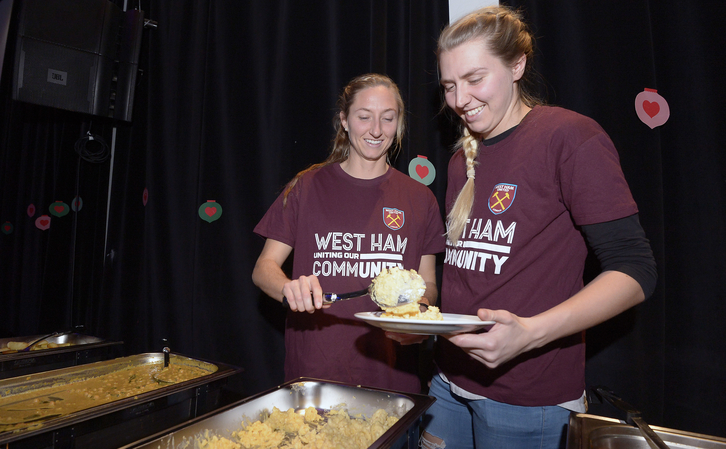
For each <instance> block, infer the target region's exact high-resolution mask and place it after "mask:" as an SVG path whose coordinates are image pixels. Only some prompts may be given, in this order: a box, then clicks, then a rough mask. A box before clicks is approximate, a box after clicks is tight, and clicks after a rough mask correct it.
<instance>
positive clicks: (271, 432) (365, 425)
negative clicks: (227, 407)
mask: <svg viewBox="0 0 726 449" xmlns="http://www.w3.org/2000/svg"><path fill="white" fill-rule="evenodd" d="M397 421H398V418H396V417H395V416H391V415H389V414H388V413H386V411H385V410H383V409H379V410H377V411H376V412H375V413H374V414H373V416H371V417H370V418H368V419H365V418H362V417H361V418H358V417H351V416H349V415H348V413H347V412H346V411H343V410H330V411H327V412H325V413H324V414H323V415H321V414H320V413H318V411H317V410H316V409H315V408H314V407H308V408H306V409H305V414H304V415H300V414H297V413H295V410H294V409H292V408H290V409H288V410H287V411H281V410H279V409H278V408H277V407H274V408H273V409H272V413H270V415H269V416H268V417H266V418H264V419H262V420H261V421H255V422H253V423H249V424H247V425H246V426H244V427H243V428H242V429H240V430H238V431H235V432H233V434H232V436H231V439H230V438H224V437H218V436H209V435H207V436H205V437H204V438H202V439H201V440H200V441H197V442H196V446H198V447H199V448H201V449H272V448H277V449H304V448H315V449H365V448H367V447H369V446H370V445H371V444H373V442H374V441H376V440H377V439H378V438H379V437H380V436H381V435H383V434H384V433H386V431H387V430H388V429H389V428H391V427H392V426H393V425H394V424H395V423H396V422H397Z"/></svg>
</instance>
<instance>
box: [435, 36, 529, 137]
mask: <svg viewBox="0 0 726 449" xmlns="http://www.w3.org/2000/svg"><path fill="white" fill-rule="evenodd" d="M525 64H526V58H524V55H522V58H520V60H519V61H518V62H517V63H516V64H515V65H514V66H513V67H509V66H507V65H505V64H504V62H503V61H502V60H501V59H500V58H499V57H497V56H496V55H494V54H492V52H491V51H490V50H489V49H488V48H487V46H486V45H485V43H484V42H483V41H482V40H480V39H476V40H472V41H469V42H465V43H463V44H461V45H459V46H457V47H454V48H452V49H451V50H448V51H446V52H443V53H441V55H440V57H439V66H440V70H441V85H442V86H443V88H444V96H445V98H446V104H447V105H448V106H449V107H450V108H451V109H452V110H453V111H454V112H456V115H458V116H459V117H461V119H462V120H464V122H465V123H466V126H467V127H468V128H469V130H470V131H471V132H473V133H476V134H479V135H481V136H482V137H484V138H490V137H494V136H496V135H498V134H501V133H503V132H504V131H506V130H508V129H509V128H511V127H513V126H515V125H517V124H518V123H519V121H520V120H521V116H520V114H518V112H517V111H518V108H519V106H520V99H519V91H518V87H517V84H516V81H518V80H519V79H520V78H521V77H522V73H523V72H524V65H525Z"/></svg>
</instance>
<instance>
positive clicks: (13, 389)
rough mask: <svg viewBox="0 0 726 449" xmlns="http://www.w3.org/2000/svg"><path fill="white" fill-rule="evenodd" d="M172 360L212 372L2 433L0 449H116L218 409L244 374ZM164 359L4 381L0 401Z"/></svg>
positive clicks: (147, 357)
mask: <svg viewBox="0 0 726 449" xmlns="http://www.w3.org/2000/svg"><path fill="white" fill-rule="evenodd" d="M170 358H171V363H172V364H186V365H192V366H195V367H200V368H202V369H204V370H208V371H209V373H210V374H207V375H205V376H202V377H198V378H196V379H192V380H188V381H185V382H180V383H176V384H170V385H167V386H164V387H162V388H159V389H156V390H152V391H148V392H146V393H141V394H138V395H136V396H132V397H128V398H124V399H120V400H117V401H113V402H110V403H107V404H103V405H99V406H96V407H91V408H88V409H84V410H81V411H79V412H76V413H72V414H70V415H66V416H60V417H57V418H54V419H49V420H47V421H44V422H43V424H42V425H41V426H39V427H38V428H34V429H27V430H23V431H19V432H3V433H0V447H1V448H3V449H31V448H32V449H46V448H47V449H51V448H52V449H71V448H73V449H84V448H89V449H91V448H92V449H111V448H114V449H115V448H118V447H119V446H122V445H124V444H128V443H130V442H133V441H136V440H139V439H140V438H143V437H146V436H148V435H152V434H155V433H157V432H160V431H162V430H163V429H168V428H169V427H171V426H174V425H176V424H179V423H182V422H184V421H187V420H189V419H191V418H195V417H197V416H200V415H202V414H204V413H208V412H210V411H212V410H214V409H216V408H217V407H219V406H220V396H221V395H220V393H221V390H222V387H223V386H224V385H225V384H226V383H227V378H228V377H229V376H231V375H233V374H236V373H238V372H240V371H242V370H241V368H237V367H234V366H231V365H226V364H223V363H218V362H210V361H207V360H202V359H193V358H189V357H186V356H183V355H179V354H171V355H170ZM163 361H164V354H163V353H161V352H160V353H145V354H138V355H133V356H127V357H121V358H117V359H113V360H107V361H102V362H95V363H91V364H87V365H83V366H76V367H69V368H63V369H58V370H53V371H46V372H43V373H36V374H32V375H29V376H23V377H21V378H18V377H15V378H11V379H4V380H0V397H2V396H7V395H11V394H17V393H21V392H25V391H30V390H33V389H40V388H43V387H47V386H51V385H53V386H55V385H58V384H61V385H62V384H63V383H71V382H73V381H78V380H81V379H85V378H88V377H94V376H100V375H103V374H108V373H110V372H113V371H116V370H119V369H123V368H127V367H129V366H138V365H143V364H153V363H163Z"/></svg>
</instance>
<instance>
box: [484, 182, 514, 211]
mask: <svg viewBox="0 0 726 449" xmlns="http://www.w3.org/2000/svg"><path fill="white" fill-rule="evenodd" d="M516 195H517V186H516V185H514V184H505V183H502V184H497V185H495V186H494V189H492V194H491V195H489V210H490V211H492V213H493V214H494V215H499V214H501V213H503V212H504V211H505V210H507V209H509V206H511V205H512V203H513V202H514V197H515V196H516Z"/></svg>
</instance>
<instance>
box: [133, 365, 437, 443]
mask: <svg viewBox="0 0 726 449" xmlns="http://www.w3.org/2000/svg"><path fill="white" fill-rule="evenodd" d="M434 401H436V399H435V398H433V397H431V396H425V395H421V394H411V393H400V392H396V391H390V390H381V389H376V388H368V387H361V386H355V385H350V384H345V383H340V382H332V381H325V380H319V379H311V378H305V377H301V378H299V379H296V380H293V381H289V382H286V383H284V384H282V385H279V386H277V387H275V388H273V389H270V390H268V391H265V392H262V393H259V394H257V395H254V396H251V397H249V398H246V399H242V400H240V401H238V402H235V403H233V404H230V405H227V406H225V407H222V408H220V409H218V410H216V411H214V412H212V413H208V414H207V415H204V416H200V417H199V418H196V419H194V420H191V421H189V422H188V423H185V424H183V425H179V426H176V427H174V428H171V429H168V430H167V431H166V432H161V433H159V434H157V435H154V436H151V437H148V438H144V439H143V440H139V441H137V442H135V443H133V444H130V445H127V446H124V449H131V448H136V449H181V448H186V447H189V448H191V447H195V446H192V445H189V443H190V440H193V439H194V438H195V437H200V436H201V437H209V436H211V435H217V436H218V437H226V438H229V437H230V436H231V433H232V432H233V431H235V430H239V429H240V428H241V424H242V422H250V421H256V420H258V419H259V418H260V416H262V414H264V413H266V412H271V411H272V407H277V408H278V409H280V410H281V411H286V410H288V409H290V408H293V409H295V410H296V411H299V410H304V409H305V408H307V407H315V408H317V409H319V410H320V409H323V410H330V409H334V408H336V409H337V408H340V407H343V408H344V409H345V410H347V411H348V414H349V415H350V416H356V415H358V414H362V415H363V416H365V417H370V416H371V415H372V414H373V412H375V411H376V410H378V409H380V408H382V409H384V410H385V411H386V412H387V413H388V414H390V415H395V416H397V417H399V420H398V422H397V423H396V424H394V425H393V426H392V427H391V428H390V429H388V431H387V432H386V433H384V434H383V435H382V436H381V437H380V438H379V439H378V440H376V441H375V442H374V443H373V444H372V445H371V446H369V449H374V448H375V449H378V448H380V449H382V448H410V449H414V448H417V447H418V426H419V423H420V421H421V417H422V416H423V413H424V412H425V411H426V410H427V409H428V408H429V407H430V406H431V404H433V403H434Z"/></svg>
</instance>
